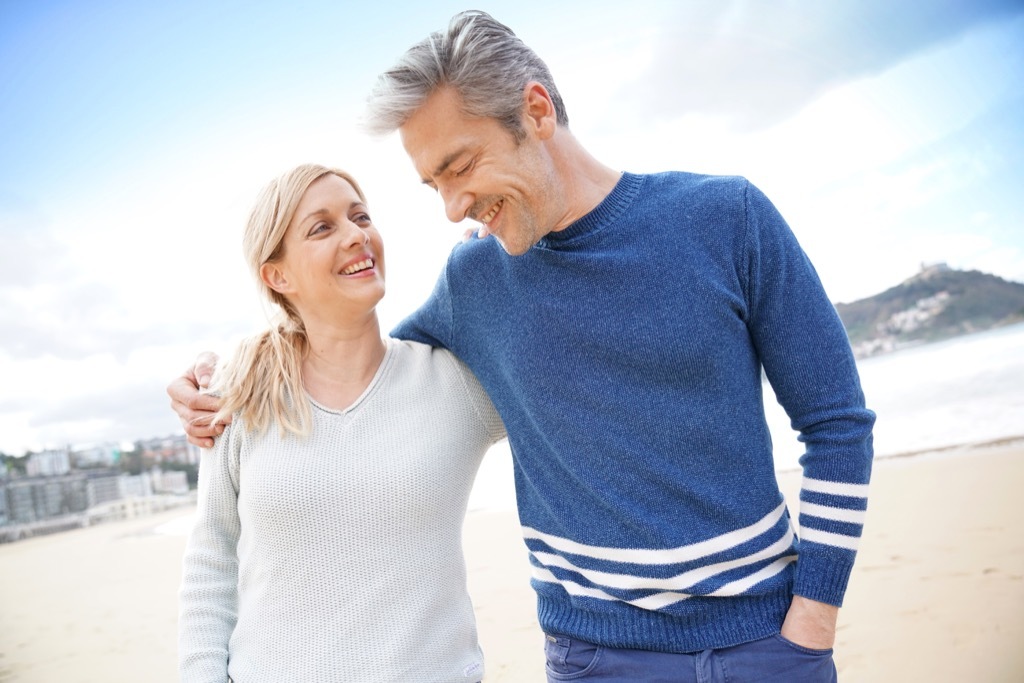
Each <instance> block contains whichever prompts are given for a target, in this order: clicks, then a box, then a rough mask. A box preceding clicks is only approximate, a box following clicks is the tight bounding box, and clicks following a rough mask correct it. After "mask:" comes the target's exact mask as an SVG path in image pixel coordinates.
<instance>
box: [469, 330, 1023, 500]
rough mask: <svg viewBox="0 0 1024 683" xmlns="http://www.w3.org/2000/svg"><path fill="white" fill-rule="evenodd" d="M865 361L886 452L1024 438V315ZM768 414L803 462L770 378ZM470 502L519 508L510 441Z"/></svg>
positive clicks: (484, 468) (781, 459)
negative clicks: (1023, 318)
mask: <svg viewBox="0 0 1024 683" xmlns="http://www.w3.org/2000/svg"><path fill="white" fill-rule="evenodd" d="M857 368H858V371H859V372H860V378H861V385H862V387H863V388H864V395H865V398H866V401H867V406H868V407H869V408H870V409H871V410H873V411H875V414H876V415H877V420H876V422H875V430H874V448H875V456H876V457H878V458H884V457H891V456H898V455H909V454H915V453H923V452H928V451H935V450H937V449H946V448H949V447H952V446H959V445H967V444H976V443H986V442H991V441H999V440H1003V439H1014V438H1024V323H1020V324H1016V325H1011V326H1007V327H1001V328H997V329H994V330H989V331H987V332H979V333H975V334H969V335H963V336H960V337H955V338H953V339H949V340H946V341H942V342H937V343H932V344H921V345H918V346H912V347H907V348H903V349H901V350H898V351H894V352H891V353H887V354H884V355H880V356H874V357H871V358H865V359H861V360H859V361H858V362H857ZM765 416H766V418H767V421H768V427H769V429H770V430H771V434H772V443H773V446H774V452H775V468H776V470H779V471H785V470H792V469H796V468H798V467H799V459H800V456H801V454H802V453H803V445H802V444H801V443H800V442H799V441H798V440H797V438H796V437H797V433H796V432H795V431H793V430H792V428H791V427H790V425H789V418H788V417H787V416H786V414H785V412H784V411H783V410H782V408H781V407H780V406H779V404H778V402H777V401H776V399H775V394H774V392H772V390H771V387H770V385H769V384H768V383H767V382H766V383H765ZM469 507H470V510H496V509H514V508H515V490H514V486H513V483H512V456H511V452H510V451H509V448H508V443H507V442H502V443H501V444H498V445H497V446H495V447H494V448H492V449H491V450H490V451H489V452H488V453H487V456H486V457H485V458H484V462H483V464H482V465H481V467H480V471H479V473H478V474H477V479H476V484H475V486H474V487H473V492H472V494H471V496H470V501H469Z"/></svg>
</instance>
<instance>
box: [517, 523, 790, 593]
mask: <svg viewBox="0 0 1024 683" xmlns="http://www.w3.org/2000/svg"><path fill="white" fill-rule="evenodd" d="M792 543H793V530H792V528H790V529H786V532H785V534H783V536H782V537H781V538H780V539H779V540H777V541H775V542H774V543H772V544H771V545H770V546H768V547H766V548H763V549H761V550H759V551H757V552H756V553H752V554H750V555H745V556H744V557H739V558H736V559H734V560H728V561H726V562H717V563H715V564H709V565H707V566H704V567H697V568H695V569H691V570H689V571H685V572H683V573H681V574H676V575H675V576H670V577H668V578H658V577H648V576H636V575H634V574H611V573H608V572H602V571H597V570H593V569H584V568H582V567H578V566H576V565H575V564H573V563H572V562H570V561H569V560H567V559H566V558H564V557H562V556H561V555H555V554H554V553H544V552H535V553H532V554H533V557H534V558H536V559H537V561H538V562H540V563H541V564H543V565H544V566H546V567H558V568H560V569H568V570H570V571H574V572H576V573H578V574H580V575H582V576H583V577H584V578H586V579H587V581H589V582H590V583H595V584H598V585H601V586H606V587H608V588H618V589H620V590H672V591H680V590H685V589H687V588H689V587H690V586H694V585H696V584H698V583H700V582H701V581H706V580H707V579H709V578H711V577H712V576H715V575H717V574H721V573H723V572H727V571H729V570H732V569H736V568H738V567H745V566H747V565H750V564H754V563H755V562H760V561H762V560H767V559H769V558H772V557H775V556H777V555H780V554H782V553H784V552H785V551H786V550H788V549H789V547H790V545H791V544H792Z"/></svg>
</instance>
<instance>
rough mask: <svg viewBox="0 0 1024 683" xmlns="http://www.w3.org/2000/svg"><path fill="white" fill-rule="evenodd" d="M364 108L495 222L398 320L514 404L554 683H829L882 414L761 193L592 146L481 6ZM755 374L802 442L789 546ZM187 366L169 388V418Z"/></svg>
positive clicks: (426, 170)
mask: <svg viewBox="0 0 1024 683" xmlns="http://www.w3.org/2000/svg"><path fill="white" fill-rule="evenodd" d="M369 107H370V125H371V128H372V129H373V130H375V131H377V132H388V131H393V130H396V129H397V130H398V131H399V133H400V135H401V138H402V143H403V145H404V147H405V149H406V151H407V153H408V154H409V157H410V158H411V160H412V162H413V164H414V165H415V167H416V169H417V171H418V172H419V174H420V175H421V177H422V179H423V182H424V183H425V184H427V185H429V186H430V187H432V188H434V189H436V190H437V192H438V193H439V194H440V196H441V198H442V199H443V201H444V204H445V211H446V213H447V215H448V218H449V219H451V220H452V221H461V220H463V219H465V218H472V219H474V220H477V221H479V222H480V223H481V227H480V230H479V236H480V237H481V238H485V237H487V236H488V235H490V236H492V237H493V239H479V240H471V241H470V242H469V243H467V244H464V245H461V246H459V247H457V248H456V249H455V250H454V251H453V252H452V255H451V257H450V259H449V262H448V264H447V266H446V268H445V269H444V271H443V272H442V274H441V277H440V279H439V281H438V283H437V286H436V287H435V289H434V292H433V294H432V295H431V297H430V299H429V300H428V301H427V302H426V304H424V306H423V307H422V308H420V309H419V310H418V311H416V312H415V313H414V314H413V315H412V316H410V317H409V318H408V319H407V320H405V321H404V322H402V323H401V324H400V325H399V326H398V328H397V329H396V330H395V331H394V332H393V335H394V336H398V337H402V338H407V339H416V340H419V341H424V342H427V343H431V344H434V345H441V346H445V347H448V348H450V349H451V350H452V351H453V352H455V354H456V355H457V356H459V357H460V358H461V359H462V360H463V361H464V362H465V363H466V364H467V365H469V367H470V368H471V369H472V370H473V372H474V373H475V374H476V375H477V377H478V378H479V379H480V381H481V383H482V384H483V386H484V387H485V388H486V389H487V392H488V394H489V395H490V397H491V399H492V400H493V401H494V404H495V406H496V407H497V409H498V411H499V413H500V414H501V417H502V419H503V421H504V422H505V425H506V428H507V430H508V434H509V441H510V443H511V447H512V453H513V458H514V465H515V480H516V493H517V499H518V504H519V514H520V520H521V522H522V525H523V534H524V538H525V540H526V545H527V547H528V549H529V551H530V561H531V564H532V566H533V580H532V584H533V587H534V589H535V590H536V592H537V599H538V615H539V619H540V624H541V627H542V628H543V629H544V631H545V633H546V634H547V642H546V656H547V660H548V661H547V672H548V677H549V680H567V679H570V678H571V679H572V680H577V679H579V680H602V681H647V680H650V681H654V680H658V681H660V680H665V681H670V680H671V681H696V680H700V681H711V680H725V676H726V675H728V677H729V678H728V680H732V681H780V682H781V681H786V682H790V681H803V680H807V681H829V680H835V677H836V674H835V667H834V664H833V662H832V657H831V647H832V644H833V641H834V638H835V623H836V618H837V613H838V606H839V605H840V604H841V602H842V598H843V594H844V592H845V589H846V585H847V582H848V579H849V575H850V571H851V569H852V566H853V561H854V556H855V551H856V547H857V541H858V539H859V537H860V534H861V529H862V523H863V516H864V510H865V509H866V502H867V484H868V479H869V476H870V469H871V457H872V451H871V428H872V425H873V422H874V415H873V414H872V413H871V412H870V411H868V410H866V409H865V407H864V399H863V394H862V392H861V390H860V385H859V379H858V376H857V371H856V366H855V364H854V360H853V357H852V354H851V352H850V348H849V344H848V342H847V339H846V335H845V332H844V330H843V327H842V325H841V323H840V321H839V319H838V317H837V315H836V313H835V310H834V309H833V307H832V305H831V304H830V302H829V300H828V298H827V297H826V295H825V293H824V291H823V290H822V287H821V284H820V282H819V280H818V278H817V275H816V274H815V272H814V269H813V267H812V266H811V264H810V263H809V262H808V260H807V258H806V256H805V255H804V254H803V252H802V251H801V249H800V247H799V245H798V244H797V242H796V239H795V238H794V236H793V235H792V233H791V232H790V230H789V228H788V227H787V226H786V224H785V222H784V221H783V219H782V218H781V216H779V214H778V212H777V211H776V210H775V208H774V207H773V206H772V205H771V203H770V202H769V201H768V200H767V199H766V198H765V197H764V195H762V194H761V193H760V192H759V191H758V190H757V189H756V188H754V187H753V186H751V185H750V184H749V183H747V182H746V181H745V180H743V179H741V178H721V177H708V176H697V175H692V174H685V173H665V174H657V175H647V176H640V175H634V174H630V173H621V174H620V173H619V172H616V171H614V170H612V169H611V168H609V167H607V166H605V165H604V164H602V163H600V162H599V161H598V160H596V159H595V158H594V157H592V156H591V155H590V154H589V153H588V152H587V151H586V150H585V149H584V148H583V147H582V146H581V145H580V144H579V142H578V141H577V140H576V139H575V138H574V137H573V135H572V133H571V132H570V131H569V128H568V117H567V115H566V112H565V107H564V105H563V103H562V100H561V98H560V96H559V94H558V91H557V88H556V87H555V84H554V82H553V80H552V78H551V75H550V73H549V72H548V69H547V67H546V66H545V65H544V63H543V62H542V61H541V60H540V59H539V58H538V57H537V56H536V55H535V54H534V53H533V52H532V51H531V50H530V49H529V48H528V47H526V46H525V45H524V44H523V43H522V42H521V41H519V39H518V38H516V36H515V35H514V34H513V33H512V31H510V30H509V29H508V28H507V27H505V26H503V25H502V24H500V23H498V22H496V21H495V20H494V19H492V18H491V17H490V16H488V15H486V14H484V13H482V12H463V13H460V14H458V15H456V16H455V17H454V18H453V19H452V21H451V23H450V25H449V28H448V30H447V31H446V32H439V33H434V34H432V35H431V36H429V37H428V38H427V39H425V40H424V41H423V42H421V43H419V44H418V45H415V46H413V47H412V48H410V50H409V51H408V52H406V54H405V55H404V56H403V57H402V59H401V60H400V61H399V63H398V64H397V65H396V66H395V67H393V68H392V69H391V70H389V71H387V72H386V73H384V74H383V75H382V76H381V77H380V80H379V82H378V84H377V87H376V88H375V90H374V92H373V93H372V95H371V97H370V101H369ZM762 368H763V369H764V372H765V374H766V375H767V377H768V379H769V381H771V383H772V385H773V387H774V389H775V391H776V394H777V396H778V397H779V400H780V401H781V403H782V404H783V406H784V407H785V408H786V410H787V412H788V414H789V416H790V418H791V420H792V423H793V426H794V427H795V428H796V429H798V430H799V431H800V432H801V436H800V439H801V440H802V441H803V442H804V443H805V444H806V453H805V455H804V456H803V457H802V458H801V464H802V466H803V468H804V480H803V487H802V491H801V502H800V526H801V538H800V539H799V540H798V539H797V538H796V537H795V535H794V533H793V531H792V525H791V522H790V518H789V515H788V512H787V510H786V506H785V503H784V502H783V499H782V496H781V494H780V492H779V489H778V485H777V483H776V480H775V476H774V468H773V461H772V451H771V440H770V436H769V434H768V429H767V426H766V424H765V419H764V412H763V406H762V403H761V400H762V395H761V391H762V385H761V372H762ZM207 371H208V369H207V370H200V372H207ZM192 380H194V375H191V374H190V375H187V376H186V377H184V378H181V379H179V380H178V381H176V382H175V383H174V384H173V385H172V386H171V387H170V388H169V392H170V393H171V394H172V396H173V397H175V398H176V401H175V407H176V410H178V412H179V414H180V415H181V416H182V419H183V421H185V422H189V421H194V419H195V418H196V417H198V416H199V415H200V413H198V412H196V411H195V410H194V409H195V408H200V407H203V403H202V402H201V401H200V400H199V399H197V398H196V396H195V388H194V385H195V383H194V381H192ZM207 407H208V406H207ZM189 433H190V435H191V437H192V438H193V440H196V441H198V440H201V439H203V438H208V437H209V436H211V435H212V434H213V433H214V432H213V431H211V430H204V429H202V428H196V427H189ZM726 672H728V673H726Z"/></svg>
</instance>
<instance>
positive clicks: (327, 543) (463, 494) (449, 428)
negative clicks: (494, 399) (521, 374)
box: [179, 165, 504, 683]
mask: <svg viewBox="0 0 1024 683" xmlns="http://www.w3.org/2000/svg"><path fill="white" fill-rule="evenodd" d="M244 250H245V255H246V258H247V260H248V262H249V265H250V266H251V268H252V270H253V272H254V274H255V275H256V278H257V282H258V283H259V285H260V288H261V290H262V291H263V293H264V294H265V295H266V296H267V297H268V298H269V300H270V301H271V302H273V303H274V304H276V305H277V307H278V308H280V310H281V322H280V324H276V325H274V326H273V327H272V328H271V329H269V330H267V331H265V332H263V333H262V334H260V335H258V336H256V337H254V338H252V339H249V340H247V341H246V342H243V344H242V345H241V346H240V347H239V350H238V352H237V354H236V355H235V357H234V358H233V359H232V360H231V361H230V362H229V363H228V365H227V366H226V367H224V368H223V369H222V370H220V371H219V372H218V373H217V376H216V377H215V380H214V387H213V390H214V391H216V392H218V393H219V394H221V396H222V397H223V398H224V404H223V407H222V409H221V412H220V413H219V414H218V416H216V417H215V418H214V419H215V420H221V419H223V418H224V417H225V416H227V415H231V416H233V421H232V424H231V425H230V426H228V427H227V429H226V430H225V432H224V433H223V434H222V435H221V436H220V437H219V438H218V440H217V443H216V444H215V446H214V448H213V449H211V450H209V451H204V453H203V458H202V464H201V467H200V478H199V505H198V513H197V522H196V525H195V528H194V530H193V532H192V535H191V537H190V539H189V542H188V547H187V550H186V553H185V560H184V576H183V580H182V587H181V613H180V619H179V650H180V653H179V658H180V672H181V677H182V680H183V681H190V682H191V681H217V682H223V681H227V680H234V681H235V682H236V683H257V682H259V681H273V682H275V683H279V682H281V681H479V680H480V679H481V678H482V676H483V664H482V655H481V652H480V648H479V645H478V644H477V640H476V627H475V623H474V619H473V608H472V605H471V604H470V600H469V596H468V594H467V592H466V582H465V564H464V561H463V556H462V548H461V526H462V518H463V516H464V514H465V510H466V504H467V501H468V497H469V491H470V486H471V484H472V480H473V477H474V475H475V473H476V469H477V467H478V465H479V463H480V459H481V457H482V455H483V453H484V451H486V449H487V448H488V447H489V446H490V445H491V444H493V443H494V442H495V441H497V440H498V439H500V438H502V437H503V436H504V428H503V427H502V425H501V421H500V419H499V418H498V416H497V414H496V413H495V411H494V408H493V406H492V405H491V403H490V401H489V400H488V399H487V396H486V394H485V393H484V391H483V389H482V388H481V387H480V385H479V384H478V383H477V382H476V380H475V379H474V378H473V376H472V375H471V374H470V373H469V371H468V370H467V369H466V368H465V367H464V366H462V365H461V364H460V363H459V362H458V361H456V360H455V359H454V357H453V356H452V355H451V354H450V353H449V352H447V351H444V350H440V349H432V348H430V347H427V346H424V345H421V344H416V343H411V342H401V341H397V340H393V339H382V338H381V335H380V327H379V325H378V322H377V314H376V310H375V307H376V305H377V303H378V302H379V301H380V300H381V297H383V296H384V249H383V244H382V242H381V238H380V234H379V233H378V232H377V229H376V228H375V227H374V226H373V223H372V221H371V219H370V216H369V213H368V210H367V206H366V200H365V197H364V196H363V193H362V191H361V190H360V189H359V185H358V184H357V183H356V181H355V180H354V179H353V178H352V177H350V176H349V175H347V174H346V173H344V172H342V171H338V170H333V169H328V168H325V167H322V166H316V165H304V166H300V167H298V168H296V169H294V170H292V171H290V172H288V173H286V174H284V175H283V176H281V177H280V178H278V179H277V180H276V181H274V182H272V183H271V184H270V185H269V186H268V187H267V188H266V189H265V190H264V191H263V193H262V194H261V196H260V197H259V199H258V200H257V203H256V206H255V208H254V209H253V211H252V214H251V216H250V219H249V222H248V225H247V227H246V232H245V239H244ZM229 676H230V678H229Z"/></svg>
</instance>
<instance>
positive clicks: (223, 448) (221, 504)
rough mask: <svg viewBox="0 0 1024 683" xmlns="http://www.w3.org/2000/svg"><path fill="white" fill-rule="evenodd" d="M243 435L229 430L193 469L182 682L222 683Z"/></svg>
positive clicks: (233, 586)
mask: <svg viewBox="0 0 1024 683" xmlns="http://www.w3.org/2000/svg"><path fill="white" fill-rule="evenodd" d="M243 432H244V430H243V429H242V428H241V426H240V425H239V423H238V418H237V416H236V418H235V422H234V423H233V424H232V425H229V426H228V427H227V428H226V429H225V431H224V433H223V434H222V435H221V436H220V437H219V438H218V439H217V442H216V444H214V447H213V448H212V449H210V450H204V451H203V453H202V457H201V460H200V464H199V500H198V505H197V508H196V521H195V525H194V526H193V528H192V533H191V535H190V536H189V540H188V544H187V546H186V548H185V557H184V567H183V572H182V582H181V590H180V592H179V615H178V670H179V674H180V677H181V680H182V681H184V682H187V683H199V682H205V681H210V682H211V683H212V682H216V683H223V682H224V681H226V680H227V677H228V641H229V640H230V638H231V633H232V631H233V630H234V628H235V623H236V621H237V616H238V593H237V583H238V554H237V546H238V538H239V535H240V533H241V523H240V522H239V518H238V474H239V470H238V464H239V452H240V442H241V438H242V434H243Z"/></svg>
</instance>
